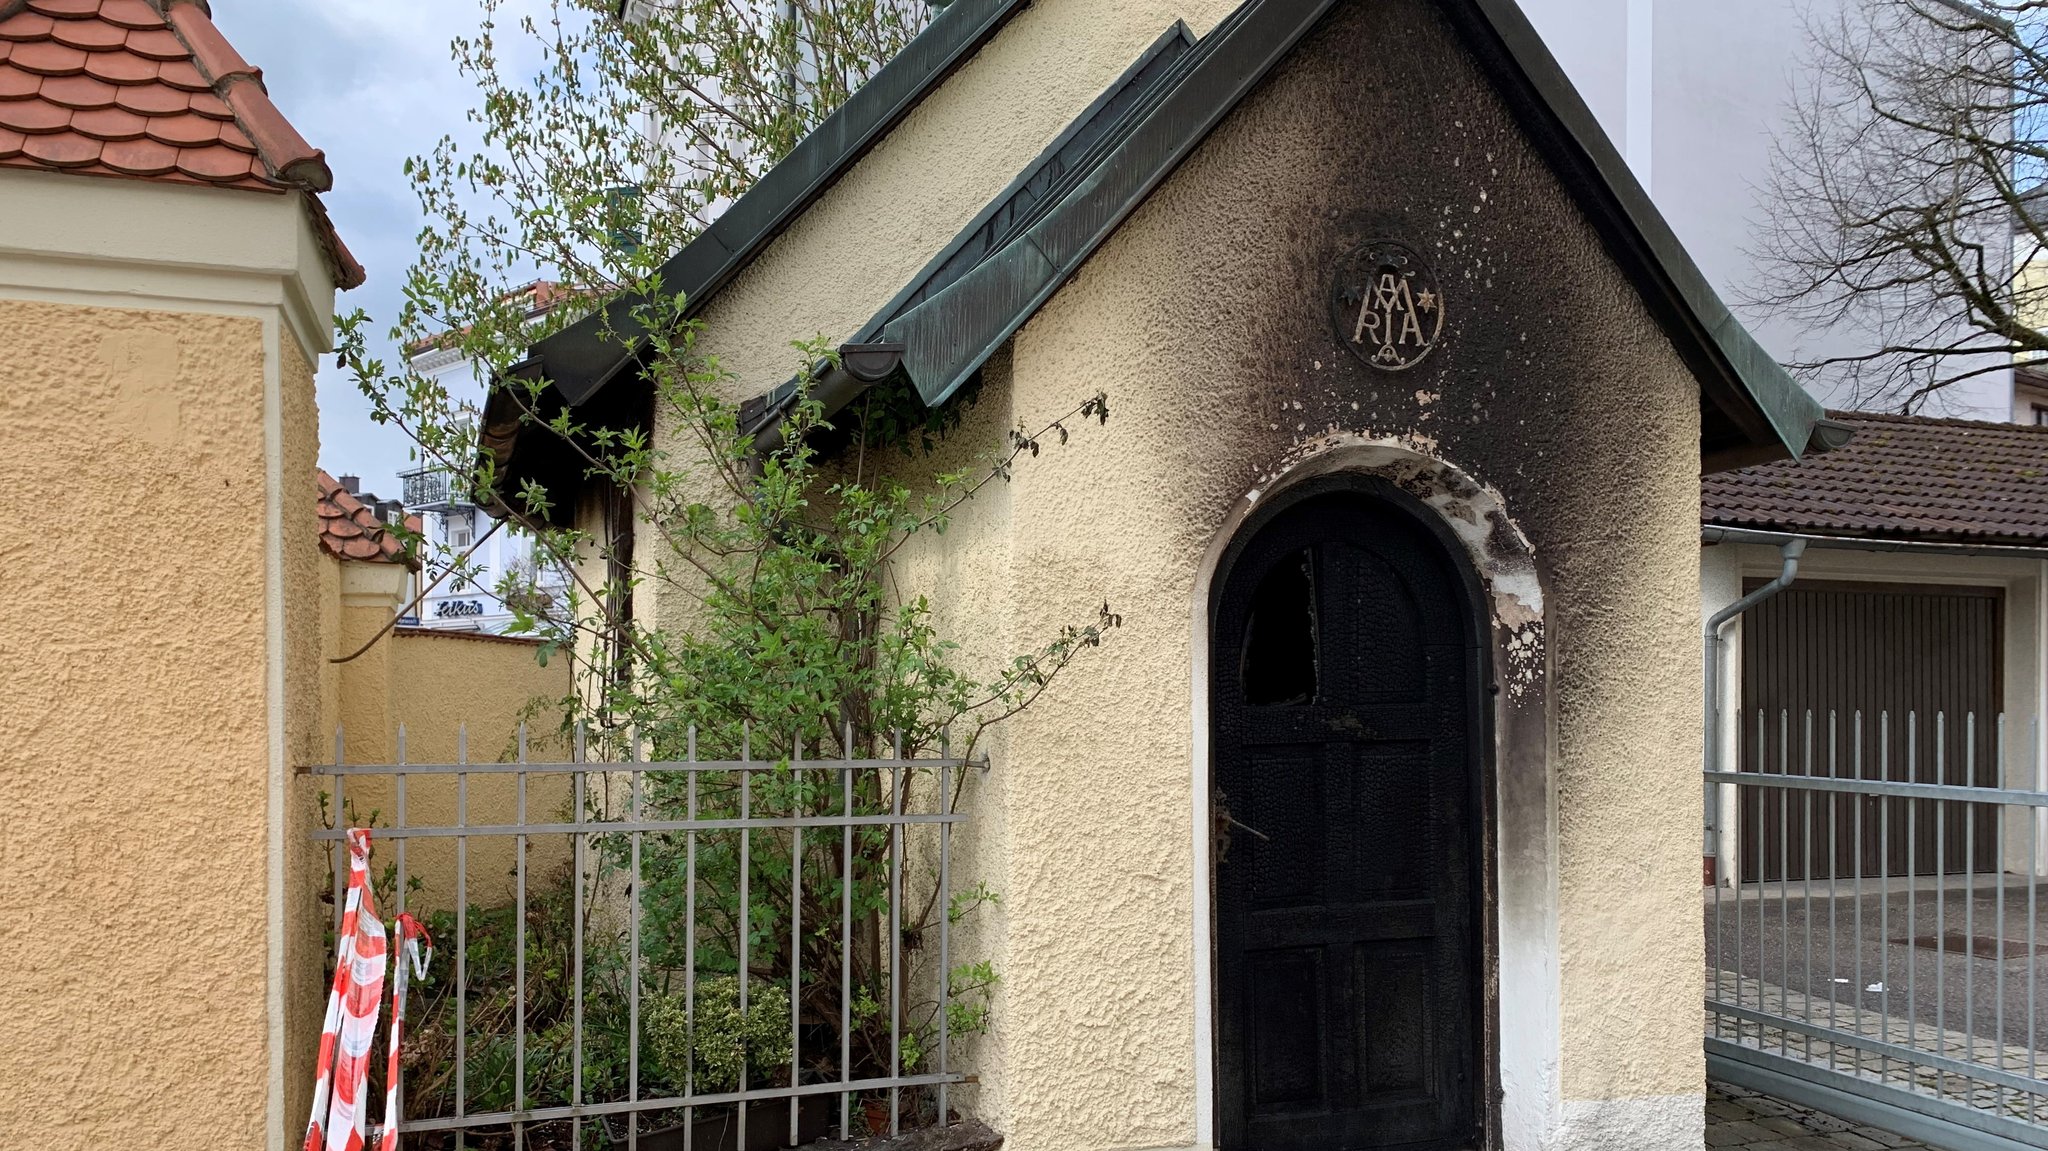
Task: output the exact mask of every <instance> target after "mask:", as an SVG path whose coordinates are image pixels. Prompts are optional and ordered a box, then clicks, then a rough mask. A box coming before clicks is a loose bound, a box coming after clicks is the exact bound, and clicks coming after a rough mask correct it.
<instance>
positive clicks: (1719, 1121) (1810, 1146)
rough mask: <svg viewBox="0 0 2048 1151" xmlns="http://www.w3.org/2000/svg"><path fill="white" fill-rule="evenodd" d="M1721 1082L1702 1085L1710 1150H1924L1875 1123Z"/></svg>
mask: <svg viewBox="0 0 2048 1151" xmlns="http://www.w3.org/2000/svg"><path fill="white" fill-rule="evenodd" d="M1739 1090H1740V1089H1739V1088H1735V1087H1731V1086H1729V1085H1728V1084H1725V1083H1710V1084H1708V1085H1707V1132H1706V1145H1707V1146H1708V1147H1711V1148H1714V1151H1928V1149H1927V1147H1926V1145H1925V1144H1921V1143H1916V1142H1914V1141H1913V1140H1911V1139H1907V1138H1905V1137H1903V1136H1899V1135H1894V1134H1892V1133H1891V1132H1889V1131H1880V1130H1878V1129H1877V1128H1875V1127H1858V1126H1855V1125H1854V1124H1851V1123H1849V1122H1848V1121H1846V1120H1844V1119H1841V1118H1839V1117H1837V1116H1834V1115H1828V1114H1824V1113H1822V1112H1819V1111H1815V1110H1813V1109H1812V1108H1810V1107H1801V1106H1798V1105H1796V1104H1793V1103H1788V1102H1786V1101H1785V1100H1783V1099H1774V1098H1772V1097H1770V1096H1768V1095H1761V1094H1757V1093H1755V1092H1744V1093H1742V1094H1741V1095H1739V1096H1738V1095H1737V1094H1736V1092H1737V1091H1739Z"/></svg>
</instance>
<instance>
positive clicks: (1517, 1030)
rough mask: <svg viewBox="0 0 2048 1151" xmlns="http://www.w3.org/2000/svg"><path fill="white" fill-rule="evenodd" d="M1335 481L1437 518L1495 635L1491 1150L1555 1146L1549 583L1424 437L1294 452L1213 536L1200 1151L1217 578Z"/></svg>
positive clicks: (1198, 655)
mask: <svg viewBox="0 0 2048 1151" xmlns="http://www.w3.org/2000/svg"><path fill="white" fill-rule="evenodd" d="M1329 476H1361V477H1373V478H1377V479H1380V480H1384V481H1386V482H1388V483H1389V484H1391V485H1393V486H1394V487H1396V488H1398V489H1399V490H1400V491H1402V492H1405V493H1407V494H1408V495H1410V496H1412V497H1414V498H1415V499H1416V500H1417V501H1419V502H1420V503H1421V504H1422V505H1423V506H1424V507H1425V508H1427V509H1428V510H1429V511H1430V512H1433V513H1434V514H1435V515H1436V516H1437V518H1438V520H1439V521H1440V525H1441V526H1442V527H1443V528H1444V529H1446V531H1445V533H1444V534H1446V535H1448V536H1449V537H1451V538H1454V539H1455V540H1457V541H1458V543H1459V544H1460V545H1462V548H1463V553H1464V554H1463V559H1464V560H1465V561H1466V563H1467V564H1469V565H1470V568H1471V570H1472V572H1473V573H1474V574H1476V576H1477V579H1478V583H1479V587H1480V590H1481V595H1482V596H1483V597H1484V602H1485V607H1486V614H1487V617H1488V620H1489V622H1490V624H1491V632H1492V635H1491V657H1492V665H1493V676H1494V683H1493V684H1492V685H1490V686H1491V694H1490V696H1489V698H1490V699H1491V700H1492V701H1493V715H1492V717H1491V735H1492V747H1491V749H1490V750H1491V755H1490V757H1489V763H1488V769H1489V772H1490V776H1491V780H1492V787H1493V794H1492V795H1491V796H1490V797H1489V798H1490V804H1491V809H1490V811H1489V812H1488V816H1489V819H1490V822H1491V831H1492V839H1493V842H1492V845H1491V846H1492V850H1491V857H1492V858H1491V865H1490V867H1489V869H1488V874H1487V875H1486V876H1485V878H1484V880H1483V890H1484V892H1485V897H1486V903H1487V912H1488V915H1487V919H1488V922H1487V939H1486V950H1487V952H1488V953H1489V958H1490V959H1491V960H1492V967H1491V970H1490V971H1489V972H1488V973H1487V974H1488V976H1489V979H1488V982H1489V983H1490V985H1491V990H1490V995H1489V998H1490V1002H1489V1003H1488V1004H1487V1012H1486V1014H1487V1016H1488V1018H1487V1020H1486V1024H1485V1026H1486V1033H1487V1042H1488V1044H1489V1046H1490V1047H1491V1048H1492V1049H1493V1050H1494V1051H1496V1052H1497V1053H1498V1061H1497V1063H1496V1065H1495V1067H1496V1070H1495V1074H1496V1075H1497V1079H1496V1080H1495V1083H1496V1085H1497V1087H1498V1090H1499V1093H1500V1096H1499V1100H1498V1102H1497V1104H1496V1105H1495V1106H1493V1107H1491V1108H1490V1109H1489V1116H1488V1121H1489V1127H1490V1128H1491V1130H1490V1131H1489V1136H1490V1139H1489V1143H1490V1145H1491V1146H1494V1147H1497V1148H1500V1149H1501V1151H1539V1149H1540V1148H1543V1147H1546V1146H1547V1145H1548V1144H1549V1142H1550V1140H1551V1138H1552V1135H1553V1133H1554V1132H1555V1131H1556V1130H1557V1128H1558V1124H1559V1120H1560V1117H1561V1116H1562V1114H1563V1102H1562V1099H1561V1094H1560V1092H1561V1084H1560V1079H1559V1071H1558V1067H1559V1052H1560V1047H1561V1045H1560V1035H1561V1013H1560V1006H1559V1003H1560V992H1559V985H1558V880H1557V875H1558V868H1557V800H1556V787H1555V762H1556V755H1555V736H1554V727H1553V724H1552V722H1551V715H1550V701H1549V690H1548V687H1549V653H1548V645H1547V644H1546V643H1545V640H1544V599H1543V580H1542V576H1541V572H1540V569H1539V567H1538V565H1537V562H1536V551H1535V548H1534V547H1533V546H1532V545H1531V544H1530V543H1529V541H1528V538H1527V537H1526V536H1524V535H1523V533H1522V531H1521V529H1520V528H1519V527H1518V526H1517V525H1516V523H1515V521H1514V519H1513V517H1512V516H1511V515H1510V514H1509V511H1508V508H1507V503H1506V501H1505V500H1504V499H1503V498H1502V497H1501V494H1500V493H1499V492H1498V491H1496V490H1494V489H1493V488H1492V487H1490V486H1488V485H1486V484H1484V483H1481V482H1480V481H1478V480H1477V479H1475V478H1473V477H1472V476H1471V475H1470V474H1468V473H1467V472H1465V471H1464V470H1463V469H1462V468H1460V467H1458V466H1457V465H1456V464H1454V463H1452V462H1450V461H1449V460H1446V459H1444V458H1442V457H1441V456H1439V455H1438V454H1437V453H1436V443H1435V442H1434V441H1433V440H1429V439H1427V438H1423V437H1405V436H1404V437H1376V436H1372V435H1370V434H1356V433H1341V434H1332V435H1327V436H1322V437H1318V438H1316V439H1314V440H1310V441H1307V442H1304V443H1302V444H1299V445H1297V446H1296V447H1295V448H1294V449H1292V450H1291V451H1290V452H1289V453H1288V454H1287V456H1286V457H1285V459H1283V460H1282V461H1281V462H1280V464H1279V465H1278V466H1277V467H1275V468H1274V470H1273V471H1272V472H1270V473H1269V474H1267V475H1265V476H1263V477H1261V479H1260V481H1259V484H1258V486H1257V487H1255V488H1253V489H1251V490H1250V491H1247V492H1246V493H1245V494H1244V495H1243V496H1241V497H1239V499H1238V500H1237V501H1236V503H1235V504H1233V505H1232V507H1231V509H1230V511H1229V513H1228V514H1227V515H1226V516H1225V517H1224V518H1223V521H1222V523H1221V524H1220V525H1219V526H1218V528H1217V529H1216V532H1215V535H1214V536H1213V538H1212V539H1211V540H1210V543H1209V547H1208V549H1207V551H1206V553H1205V554H1204V555H1203V557H1202V563H1201V567H1200V569H1199V571H1198V572H1197V576H1196V580H1195V588H1194V597H1193V604H1192V605H1191V608H1192V614H1193V626H1194V633H1193V634H1194V641H1195V642H1194V643H1193V644H1192V645H1191V651H1192V653H1193V660H1194V667H1193V669H1192V670H1193V676H1192V682H1193V684H1194V698H1193V700H1192V701H1191V702H1192V715H1193V726H1194V730H1193V732H1192V736H1193V748H1194V754H1193V762H1192V783H1193V787H1192V805H1191V814H1192V834H1193V837H1194V863H1195V875H1194V880H1195V884H1194V890H1195V891H1196V892H1197V897H1196V900H1195V906H1194V913H1195V914H1194V918H1195V922H1194V925H1193V927H1194V944H1195V954H1194V957H1193V958H1194V964H1195V1001H1194V1004H1193V1007H1194V1024H1195V1036H1194V1038H1195V1143H1196V1145H1197V1146H1203V1147H1207V1146H1213V1144H1214V1141H1215V1120H1214V1110H1215V1042H1214V1027H1215V1012H1214V1003H1215V984H1214V963H1215V955H1214V951H1213V934H1212V932H1213V926H1214V909H1213V895H1212V892H1213V884H1212V875H1211V864H1210V851H1209V847H1210V838H1209V837H1210V824H1209V794H1210V788H1209V782H1210V759H1209V755H1210V715H1209V675H1208V666H1209V622H1210V621H1209V613H1210V604H1211V597H1212V595H1213V593H1214V584H1215V579H1216V575H1217V572H1218V569H1219V568H1220V566H1221V564H1222V562H1223V560H1224V557H1225V555H1226V554H1227V552H1228V551H1229V548H1230V545H1231V543H1232V542H1233V541H1234V540H1236V539H1237V538H1238V536H1239V535H1240V534H1241V532H1242V530H1243V528H1244V526H1245V524H1246V523H1247V521H1249V520H1251V519H1252V518H1253V516H1254V515H1255V514H1256V513H1257V512H1258V510H1259V509H1260V508H1261V507H1262V506H1265V505H1267V504H1269V503H1271V501H1272V499H1273V497H1274V496H1276V495H1278V494H1280V493H1282V492H1285V491H1287V490H1289V489H1291V488H1294V487H1297V486H1298V485H1301V484H1303V483H1306V482H1308V481H1312V480H1316V479H1319V478H1322V477H1329Z"/></svg>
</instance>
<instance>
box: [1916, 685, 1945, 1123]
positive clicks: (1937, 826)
mask: <svg viewBox="0 0 2048 1151" xmlns="http://www.w3.org/2000/svg"><path fill="white" fill-rule="evenodd" d="M1934 782H1936V783H1947V782H1948V713H1947V712H1942V711H1937V712H1935V713H1934ZM1946 934H1948V805H1947V804H1946V803H1943V802H1942V801H1941V800H1938V799H1937V800H1935V801H1934V1049H1935V1050H1936V1051H1939V1050H1941V1046H1942V1043H1941V1039H1942V1036H1941V1033H1942V1032H1943V1031H1944V1030H1946V1029H1947V1028H1948V962H1947V959H1948V956H1947V955H1945V954H1944V953H1943V951H1942V936H1944V935H1946ZM1908 954H1909V955H1910V954H1911V952H1908ZM1946 1079H1947V1076H1944V1075H1941V1074H1936V1075H1935V1077H1934V1096H1935V1098H1937V1099H1939V1098H1941V1096H1942V1094H1943V1092H1942V1088H1943V1084H1944V1080H1946Z"/></svg>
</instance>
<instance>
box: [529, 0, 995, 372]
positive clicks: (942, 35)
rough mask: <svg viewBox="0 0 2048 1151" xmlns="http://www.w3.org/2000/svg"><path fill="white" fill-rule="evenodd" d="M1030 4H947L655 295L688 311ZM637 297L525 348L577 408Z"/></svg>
mask: <svg viewBox="0 0 2048 1151" xmlns="http://www.w3.org/2000/svg"><path fill="white" fill-rule="evenodd" d="M1029 2H1030V0H956V2H955V3H953V4H952V5H950V6H948V7H947V8H946V10H945V11H943V12H941V13H939V14H938V15H937V16H935V17H933V19H932V22H931V23H930V24H929V25H927V26H926V27H925V29H924V31H922V32H920V33H919V34H918V35H917V36H916V37H915V38H913V39H912V40H911V42H910V43H909V44H907V45H905V46H904V48H903V50H902V51H901V52H899V53H897V55H896V56H895V57H894V58H893V59H891V60H890V61H889V62H888V63H887V64H884V65H883V66H882V67H881V69H880V70H878V71H877V72H876V73H875V75H874V76H873V77H872V78H870V79H869V80H868V82H867V83H865V84H863V85H861V86H860V87H859V88H858V89H856V90H855V91H854V93H853V94H852V95H851V96H849V97H848V98H847V100H846V102H845V103H844V104H842V105H840V106H839V107H838V108H837V109H835V110H834V111H833V112H832V114H831V115H830V116H827V117H826V118H825V120H824V122H823V123H821V124H819V125H818V127H817V128H815V129H813V130H812V131H811V132H810V133H809V134H807V135H806V136H805V137H804V138H803V139H802V140H800V141H798V143H797V145H796V147H795V148H794V149H792V150H791V151H790V153H789V155H788V156H786V157H784V158H783V159H782V160H781V161H780V162H779V163H777V164H776V165H775V166H774V167H772V168H770V169H769V170H768V171H767V172H766V173H764V174H763V175H762V177H761V179H760V180H759V181H758V182H757V183H756V184H755V185H754V186H753V187H752V188H750V189H748V190H747V192H746V193H745V194H744V195H742V196H741V197H740V198H739V199H738V200H736V201H734V202H733V204H732V206H731V207H729V208H727V209H726V211H725V212H724V213H723V214H722V215H720V216H719V218H718V219H717V220H715V221H713V222H712V224H711V225H710V226H709V227H707V228H706V229H705V230H704V231H703V232H702V233H700V234H699V235H698V236H697V238H696V239H694V240H692V241H690V243H688V244H686V245H684V246H683V248H682V250H680V251H678V252H677V253H676V254H675V255H674V256H671V257H670V258H669V259H668V261H667V262H666V263H664V264H663V265H662V266H661V269H660V272H659V279H660V283H661V290H662V291H663V292H665V293H667V294H670V295H675V294H678V293H679V294H681V295H682V296H683V297H684V300H685V305H686V308H687V310H688V312H689V313H690V314H695V313H696V312H697V311H698V310H699V309H700V308H702V307H703V306H704V305H705V304H706V303H707V302H709V301H710V300H711V298H712V297H713V296H715V295H716V294H717V293H718V291H719V289H721V288H723V287H724V286H725V285H726V284H727V283H728V282H730V281H731V280H732V279H733V277H735V276H737V275H738V274H739V273H740V272H741V271H742V270H744V269H745V268H746V266H747V265H748V264H749V263H751V262H752V261H753V259H754V257H756V256H757V255H759V254H760V252H761V251H762V250H763V249H764V248H766V247H767V246H768V245H769V244H770V243H771V242H773V241H774V239H775V238H776V237H777V236H779V235H781V234H782V232H783V230H784V229H786V228H787V227H788V226H789V225H790V224H791V223H793V222H794V221H795V220H796V219H797V217H799V216H801V215H802V214H803V212H804V211H805V210H806V209H808V208H809V207H810V206H811V204H812V203H814V202H815V201H816V200H817V199H818V197H819V196H821V195H822V194H823V193H824V192H825V190H826V189H827V188H829V187H830V186H831V185H832V184H833V183H834V182H836V181H837V180H838V179H839V178H840V177H841V176H843V175H844V174H845V173H846V172H847V170H848V169H850V168H852V167H853V165H854V164H856V163H858V162H859V161H860V159H861V158H862V157H864V156H865V155H866V154H867V153H868V151H869V150H870V149H872V148H873V147H874V145H876V144H878V143H880V142H881V140H882V139H883V138H885V137H886V136H887V135H888V134H889V132H890V131H891V130H893V129H894V128H895V127H896V125H897V124H898V123H900V122H901V121H902V119H903V118H904V117H905V116H906V115H908V114H909V113H910V111H911V109H913V108H915V107H916V106H917V105H918V104H919V103H920V102H922V101H923V100H924V98H925V97H926V96H927V95H929V94H930V93H931V91H932V90H933V89H935V88H937V87H938V86H939V85H940V84H942V83H944V82H945V80H946V78H947V77H949V76H951V75H952V74H953V72H954V71H955V70H957V69H958V68H959V67H960V66H961V65H962V64H964V63H966V62H967V61H968V60H969V59H971V58H973V56H974V55H975V54H976V53H978V52H979V51H980V50H981V49H982V47H983V46H985V45H986V44H987V43H988V41H989V40H991V39H992V38H994V36H995V34H996V33H997V32H999V31H1001V29H1002V27H1003V25H1004V24H1006V23H1008V21H1009V20H1010V18H1011V17H1012V16H1014V15H1016V14H1017V12H1018V11H1019V10H1021V9H1022V8H1024V7H1025V6H1026V5H1027V4H1028V3H1029ZM636 303H637V301H635V300H631V299H623V298H622V299H618V300H614V301H612V302H611V303H610V304H607V305H606V306H605V308H604V309H603V310H602V311H600V312H599V313H597V314H594V315H591V316H587V317H585V318H584V319H582V320H580V321H578V322H577V323H575V324H572V325H570V326H569V327H568V328H566V329H564V330H562V331H561V332H558V333H556V334H555V335H553V336H550V337H548V338H547V339H545V340H542V341H541V342H540V343H538V344H536V345H535V346H534V348H533V354H534V355H535V356H537V357H538V358H539V359H540V360H541V362H542V365H543V374H544V375H545V376H546V377H547V378H548V380H549V381H550V382H551V383H553V384H554V386H555V387H556V389H557V390H558V391H560V392H561V394H562V396H563V397H564V398H565V399H567V400H568V401H569V402H570V403H571V404H580V403H582V402H583V401H584V400H586V399H588V398H589V397H590V396H591V395H593V394H595V393H596V392H597V391H598V390H599V389H600V388H602V387H604V386H605V385H606V384H607V383H609V382H610V381H611V380H612V379H613V378H614V377H615V376H617V375H619V374H620V373H621V372H622V371H625V370H629V369H630V368H631V366H632V364H633V363H634V350H633V349H632V348H631V347H629V346H627V345H626V344H625V343H623V342H622V341H621V339H620V337H619V333H626V332H630V331H632V330H633V328H634V327H635V321H634V318H633V308H634V307H635V304H636Z"/></svg>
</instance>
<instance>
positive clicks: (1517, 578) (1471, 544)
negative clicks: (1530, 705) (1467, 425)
mask: <svg viewBox="0 0 2048 1151" xmlns="http://www.w3.org/2000/svg"><path fill="white" fill-rule="evenodd" d="M1337 471H1345V472H1354V473H1357V474H1361V475H1371V476H1378V477H1379V478H1381V479H1384V480H1386V481H1388V482H1389V483H1392V484H1393V485H1394V486H1395V487H1398V488H1400V489H1401V490H1402V491H1404V492H1407V493H1408V494H1409V495H1411V496H1414V497H1415V498H1416V499H1418V500H1421V501H1422V502H1423V503H1424V504H1426V505H1428V506H1429V507H1430V509H1431V510H1433V511H1435V512H1436V513H1437V515H1438V516H1440V517H1442V519H1443V522H1444V524H1445V526H1447V527H1449V528H1450V529H1451V532H1452V533H1453V534H1454V535H1456V536H1457V538H1458V542H1460V543H1461V544H1463V545H1464V547H1465V554H1466V556H1467V558H1469V559H1470V560H1471V561H1472V566H1473V567H1474V568H1475V569H1477V570H1478V572H1479V574H1480V577H1481V579H1482V580H1484V582H1485V584H1486V589H1487V595H1488V598H1489V600H1490V604H1491V612H1490V615H1491V618H1492V621H1493V625H1494V627H1495V628H1496V629H1498V630H1499V632H1500V633H1501V637H1502V650H1503V653H1504V654H1505V655H1506V656H1507V657H1508V658H1507V661H1506V666H1505V667H1504V668H1503V669H1502V671H1503V673H1504V675H1505V682H1504V683H1502V684H1501V688H1502V690H1504V691H1506V692H1507V693H1508V695H1509V697H1510V698H1518V697H1520V696H1521V694H1522V693H1523V692H1525V691H1527V690H1528V689H1529V688H1530V687H1531V686H1532V685H1534V684H1536V683H1538V682H1540V680H1541V678H1542V675H1543V661H1544V655H1543V584H1542V581H1541V579H1540V578H1539V577H1538V575H1537V571H1536V549H1535V547H1534V545H1532V544H1530V543H1529V539H1528V537H1527V536H1526V535H1524V534H1523V532H1522V529H1521V527H1520V525H1518V524H1516V523H1515V521H1514V520H1513V519H1512V518H1511V517H1510V516H1509V515H1508V512H1507V502H1506V501H1505V500H1504V499H1503V498H1502V497H1501V494H1500V492H1499V491H1497V490H1496V489H1494V488H1493V487H1492V486H1490V485H1488V484H1485V483H1482V482H1480V481H1479V480H1477V479H1474V478H1473V477H1472V476H1470V475H1469V474H1467V473H1466V472H1465V471H1464V469H1462V468H1460V467H1458V465H1456V464H1454V463H1451V462H1450V461H1449V460H1446V459H1444V458H1443V457H1442V456H1441V455H1438V454H1437V441H1436V440H1434V439H1432V438H1430V437H1428V436H1423V435H1418V434H1414V433H1410V434H1408V435H1404V436H1376V435H1374V434H1372V433H1370V432H1333V433H1329V434H1326V435H1323V436H1319V437H1317V438H1315V439H1312V440H1307V441H1304V442H1301V443H1298V444H1296V445H1295V446H1294V447H1293V448H1292V449H1291V450H1290V451H1289V452H1288V453H1287V455H1286V456H1285V457H1284V458H1283V460H1282V461H1281V463H1280V465H1279V466H1278V467H1277V468H1275V469H1274V470H1273V471H1271V472H1269V473H1267V474H1265V475H1264V476H1262V477H1261V478H1260V480H1259V483H1258V486H1257V487H1256V488H1254V489H1253V490H1252V491H1250V492H1248V493H1246V495H1245V502H1246V506H1247V507H1250V506H1253V505H1255V504H1256V503H1257V501H1258V499H1259V496H1260V494H1261V493H1262V492H1265V491H1271V490H1272V489H1274V488H1275V487H1278V486H1281V485H1283V484H1291V483H1294V482H1298V481H1299V480H1301V479H1304V478H1306V477H1308V476H1312V475H1327V474H1330V473H1332V472H1337Z"/></svg>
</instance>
